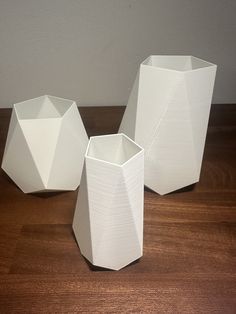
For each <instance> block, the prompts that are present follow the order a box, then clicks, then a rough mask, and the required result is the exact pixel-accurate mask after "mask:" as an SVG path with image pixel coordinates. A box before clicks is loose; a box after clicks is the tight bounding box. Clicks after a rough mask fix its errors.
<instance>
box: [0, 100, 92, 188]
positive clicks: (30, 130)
mask: <svg viewBox="0 0 236 314" xmlns="http://www.w3.org/2000/svg"><path fill="white" fill-rule="evenodd" d="M87 143H88V137H87V134H86V131H85V129H84V125H83V123H82V120H81V117H80V115H79V112H78V109H77V107H76V104H75V102H73V101H71V100H67V99H62V98H58V97H54V96H42V97H38V98H35V99H31V100H27V101H24V102H21V103H17V104H15V105H14V107H13V111H12V117H11V121H10V126H9V131H8V137H7V141H6V146H5V152H4V156H3V162H2V168H3V170H4V171H5V172H6V173H7V174H8V175H9V176H10V177H11V179H12V180H13V181H14V182H15V183H16V184H17V185H18V186H19V187H20V188H21V189H22V190H23V191H24V192H25V193H32V192H39V191H40V192H42V191H57V190H74V189H76V188H77V187H78V185H79V183H80V178H81V172H82V168H83V159H84V154H85V151H86V147H87Z"/></svg>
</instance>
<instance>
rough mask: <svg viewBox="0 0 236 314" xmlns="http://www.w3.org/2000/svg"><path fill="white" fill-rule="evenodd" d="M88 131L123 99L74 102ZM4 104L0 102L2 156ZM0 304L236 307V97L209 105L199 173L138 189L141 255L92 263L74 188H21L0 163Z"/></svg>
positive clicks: (26, 307) (2, 309)
mask: <svg viewBox="0 0 236 314" xmlns="http://www.w3.org/2000/svg"><path fill="white" fill-rule="evenodd" d="M80 112H81V115H82V118H83V120H84V123H85V126H86V128H87V131H88V134H89V135H96V134H105V133H114V132H117V129H118V125H119V123H120V121H121V118H122V114H123V112H124V107H106V108H104V107H100V108H80ZM10 114H11V111H10V110H9V109H1V110H0V156H2V154H3V150H4V146H5V140H6V135H7V129H8V124H9V119H10ZM0 193H1V194H0V313H1V314H2V313H81V312H82V313H86V312H87V313H97V312H100V313H190V314H191V313H223V314H225V313H236V273H235V272H236V105H214V106H213V107H212V111H211V118H210V123H209V128H208V135H207V141H206V149H205V154H204V161H203V165H202V174H201V181H200V182H199V183H198V184H196V185H195V186H192V187H189V188H186V189H183V190H182V191H178V192H175V193H171V194H169V195H166V196H159V195H158V194H155V193H153V192H151V191H150V190H148V189H145V228H144V256H143V257H142V258H141V259H140V260H139V261H138V262H136V263H133V264H132V265H129V266H128V267H126V268H124V269H122V270H121V271H118V272H115V271H102V270H101V269H98V268H92V267H91V266H90V265H89V264H88V263H87V262H86V261H85V259H84V258H83V257H82V256H81V255H80V252H79V249H78V247H77V245H76V242H75V239H74V237H73V233H72V230H71V223H72V218H73V213H74V208H75V201H76V197H77V191H75V192H66V193H54V194H43V195H42V194H41V195H40V194H39V195H37V194H31V195H26V194H23V193H22V192H21V191H20V190H19V189H18V188H17V187H16V186H15V185H14V183H13V182H12V181H11V180H10V179H9V178H8V177H7V176H6V175H5V174H4V172H3V171H1V173H0Z"/></svg>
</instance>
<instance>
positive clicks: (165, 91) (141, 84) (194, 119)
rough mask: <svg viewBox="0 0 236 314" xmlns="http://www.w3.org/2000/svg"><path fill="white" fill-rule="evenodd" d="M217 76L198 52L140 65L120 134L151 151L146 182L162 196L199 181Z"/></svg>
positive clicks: (152, 59) (147, 152) (147, 153)
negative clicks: (196, 54) (199, 56)
mask: <svg viewBox="0 0 236 314" xmlns="http://www.w3.org/2000/svg"><path fill="white" fill-rule="evenodd" d="M215 75H216V65H214V64H212V63H209V62H207V61H204V60H201V59H199V58H196V57H193V56H150V57H148V58H147V59H146V60H145V61H144V62H143V63H142V64H141V65H140V69H139V72H138V74H137V77H136V80H135V83H134V86H133V89H132V92H131V95H130V98H129V101H128V104H127V108H126V111H125V113H124V116H123V119H122V122H121V125H120V128H119V132H123V133H125V134H126V135H128V136H130V137H131V138H132V139H133V140H134V141H136V142H137V143H138V144H139V145H141V146H142V147H143V148H144V149H145V162H144V163H145V179H144V182H145V185H146V186H148V187H149V188H150V189H152V190H154V191H156V192H157V193H159V194H166V193H169V192H172V191H175V190H177V189H180V188H182V187H185V186H187V185H190V184H193V183H195V182H197V181H199V177H200V171H201V163H202V157H203V151H204V145H205V138H206V132H207V125H208V119H209V113H210V107H211V100H212V94H213V87H214V81H215ZM137 82H138V84H137Z"/></svg>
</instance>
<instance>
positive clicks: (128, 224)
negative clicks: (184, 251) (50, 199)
mask: <svg viewBox="0 0 236 314" xmlns="http://www.w3.org/2000/svg"><path fill="white" fill-rule="evenodd" d="M143 168H144V152H143V149H142V148H141V147H140V146H138V145H137V144H136V143H134V142H133V141H132V140H130V139H129V138H128V137H127V136H125V135H123V134H115V135H105V136H96V137H91V138H90V141H89V145H88V148H87V151H86V154H85V163H84V168H83V174H82V180H81V184H80V188H79V194H78V199H77V204H76V209H75V214H74V219H73V230H74V234H75V237H76V239H77V242H78V245H79V247H80V251H81V253H82V255H84V256H85V257H86V258H87V259H88V260H89V261H90V262H91V263H92V264H93V265H96V266H100V267H105V268H109V269H113V270H119V269H120V268H122V267H124V266H126V265H128V264H129V263H131V262H132V261H134V260H136V259H138V258H140V257H141V256H142V252H143V184H144V182H143V181H144V178H143V176H144V174H143V170H144V169H143Z"/></svg>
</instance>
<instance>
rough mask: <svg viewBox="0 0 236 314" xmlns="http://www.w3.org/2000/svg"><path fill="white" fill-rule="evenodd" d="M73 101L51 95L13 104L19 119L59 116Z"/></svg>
mask: <svg viewBox="0 0 236 314" xmlns="http://www.w3.org/2000/svg"><path fill="white" fill-rule="evenodd" d="M72 103H73V101H71V100H67V99H62V98H58V97H53V96H41V97H38V98H34V99H31V100H27V101H24V102H21V103H18V104H15V110H16V113H17V116H18V118H19V119H20V120H23V119H49V118H61V117H62V116H63V115H64V114H65V112H66V111H67V110H68V108H69V107H70V106H71V105H72Z"/></svg>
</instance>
